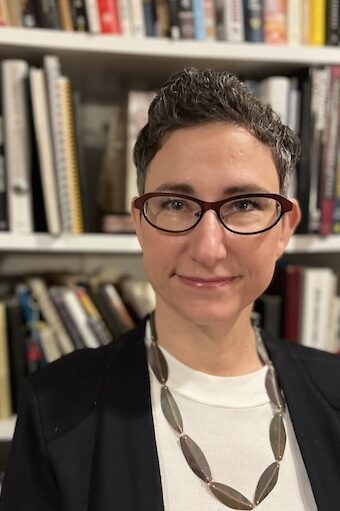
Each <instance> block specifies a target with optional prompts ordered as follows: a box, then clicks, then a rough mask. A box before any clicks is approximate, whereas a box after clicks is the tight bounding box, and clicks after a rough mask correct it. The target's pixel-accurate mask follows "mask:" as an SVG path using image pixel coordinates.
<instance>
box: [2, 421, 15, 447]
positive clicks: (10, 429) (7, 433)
mask: <svg viewBox="0 0 340 511" xmlns="http://www.w3.org/2000/svg"><path fill="white" fill-rule="evenodd" d="M15 421H16V417H10V418H9V419H0V442H4V441H9V440H11V439H12V437H13V433H14V427H15Z"/></svg>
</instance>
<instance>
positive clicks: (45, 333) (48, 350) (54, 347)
mask: <svg viewBox="0 0 340 511" xmlns="http://www.w3.org/2000/svg"><path fill="white" fill-rule="evenodd" d="M40 340H41V344H42V348H43V352H44V355H45V357H46V360H47V362H53V361H54V360H57V359H58V358H60V357H61V356H62V352H61V351H60V347H59V344H58V340H57V338H56V335H55V333H54V332H53V330H52V328H50V327H49V326H46V327H43V328H41V330H40Z"/></svg>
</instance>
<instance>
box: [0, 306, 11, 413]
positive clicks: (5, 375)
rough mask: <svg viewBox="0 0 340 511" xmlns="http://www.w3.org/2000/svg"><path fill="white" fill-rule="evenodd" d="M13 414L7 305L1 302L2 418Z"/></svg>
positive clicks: (0, 410) (0, 369)
mask: <svg viewBox="0 0 340 511" xmlns="http://www.w3.org/2000/svg"><path fill="white" fill-rule="evenodd" d="M11 415H12V397H11V388H10V365H9V350H8V338H7V321H6V305H5V302H4V301H1V302H0V419H4V418H7V417H10V416H11Z"/></svg>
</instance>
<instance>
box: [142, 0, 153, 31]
mask: <svg viewBox="0 0 340 511" xmlns="http://www.w3.org/2000/svg"><path fill="white" fill-rule="evenodd" d="M143 15H144V26H145V35H146V36H147V37H156V12H155V6H154V3H153V0H143Z"/></svg>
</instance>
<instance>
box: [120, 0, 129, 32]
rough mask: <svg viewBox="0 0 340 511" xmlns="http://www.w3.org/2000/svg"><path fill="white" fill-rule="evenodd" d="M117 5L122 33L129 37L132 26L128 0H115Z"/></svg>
mask: <svg viewBox="0 0 340 511" xmlns="http://www.w3.org/2000/svg"><path fill="white" fill-rule="evenodd" d="M117 6H118V16H119V20H120V26H121V30H122V35H123V36H125V37H130V36H131V35H132V26H131V15H130V10H129V2H128V1H127V0H117Z"/></svg>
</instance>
